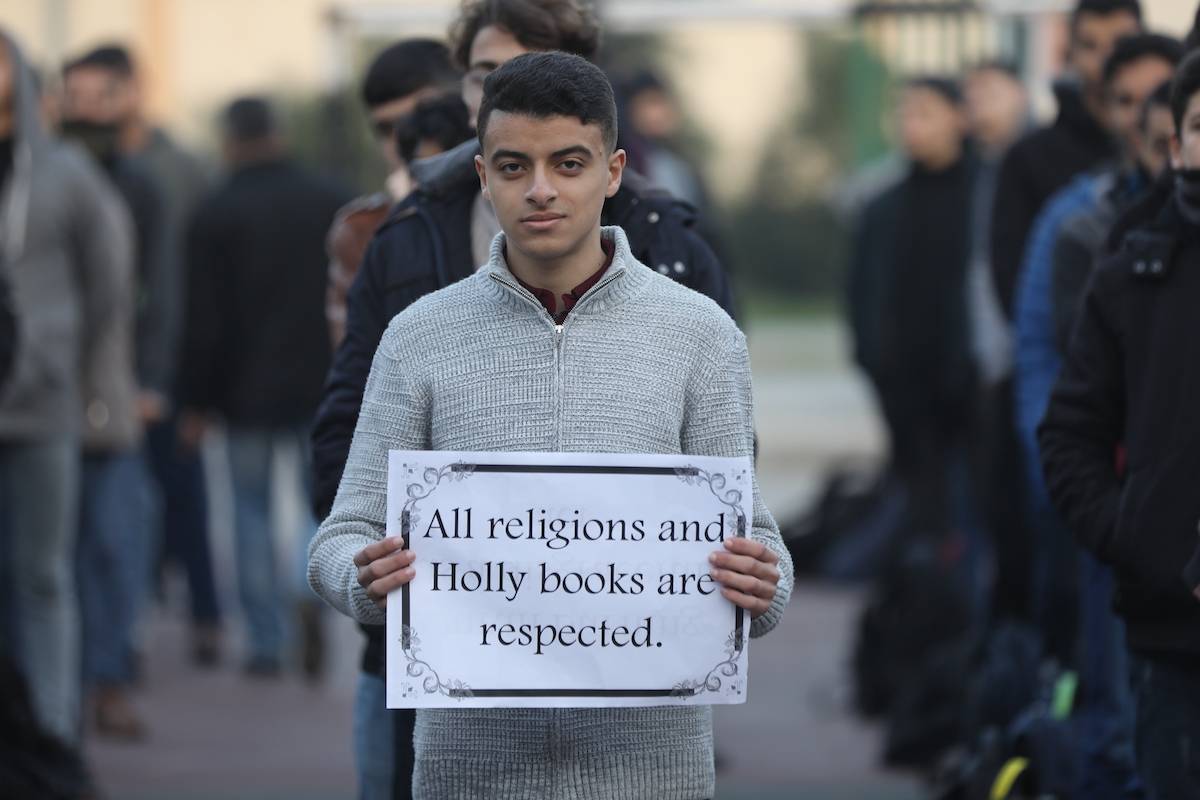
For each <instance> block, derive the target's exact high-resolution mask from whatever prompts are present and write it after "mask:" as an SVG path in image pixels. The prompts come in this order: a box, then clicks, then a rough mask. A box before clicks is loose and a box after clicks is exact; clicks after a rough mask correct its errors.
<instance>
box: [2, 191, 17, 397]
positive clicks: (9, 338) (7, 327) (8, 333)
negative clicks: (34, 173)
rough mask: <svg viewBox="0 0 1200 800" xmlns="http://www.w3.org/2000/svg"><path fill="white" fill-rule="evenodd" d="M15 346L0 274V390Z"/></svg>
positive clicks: (9, 307) (10, 306)
mask: <svg viewBox="0 0 1200 800" xmlns="http://www.w3.org/2000/svg"><path fill="white" fill-rule="evenodd" d="M2 182H3V179H0V183H2ZM17 344H18V342H17V315H16V312H15V311H14V310H13V303H12V291H11V290H10V289H9V287H8V277H7V276H5V275H4V274H3V273H0V389H2V388H3V387H4V385H5V384H6V383H7V382H8V375H9V372H10V371H11V370H12V365H13V361H14V360H15V359H16V357H17Z"/></svg>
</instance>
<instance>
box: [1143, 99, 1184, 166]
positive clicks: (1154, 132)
mask: <svg viewBox="0 0 1200 800" xmlns="http://www.w3.org/2000/svg"><path fill="white" fill-rule="evenodd" d="M1174 136H1175V120H1174V119H1173V118H1172V117H1171V108H1170V106H1165V105H1156V106H1152V107H1150V108H1149V109H1148V110H1147V111H1146V124H1145V126H1144V127H1142V128H1140V129H1139V131H1138V135H1137V137H1136V138H1137V160H1138V164H1139V165H1140V166H1141V168H1142V169H1144V170H1145V171H1146V174H1147V175H1151V176H1157V175H1161V174H1162V171H1163V170H1164V169H1166V168H1167V164H1168V163H1169V162H1170V160H1171V138H1172V137H1174Z"/></svg>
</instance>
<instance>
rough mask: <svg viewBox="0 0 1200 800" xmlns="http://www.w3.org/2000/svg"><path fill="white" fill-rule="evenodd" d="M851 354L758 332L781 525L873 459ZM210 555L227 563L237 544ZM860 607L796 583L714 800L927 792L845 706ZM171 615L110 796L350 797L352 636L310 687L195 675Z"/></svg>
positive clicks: (827, 332) (106, 761)
mask: <svg viewBox="0 0 1200 800" xmlns="http://www.w3.org/2000/svg"><path fill="white" fill-rule="evenodd" d="M841 347H842V345H841V340H840V336H839V331H838V329H837V328H836V327H835V326H833V325H830V324H820V323H812V324H805V325H796V324H790V325H783V324H765V325H761V326H758V327H755V328H753V329H752V339H751V349H752V356H753V359H754V369H755V393H756V400H757V404H758V430H759V437H760V447H761V457H760V463H759V474H760V478H761V483H762V487H763V493H764V496H765V497H766V499H767V502H768V504H769V505H770V506H771V507H772V509H773V510H775V511H776V513H777V515H778V516H781V517H783V516H787V515H788V514H790V513H792V512H794V511H795V510H796V509H798V508H800V507H802V505H803V504H804V502H805V501H806V499H807V498H808V496H809V495H810V494H811V492H812V488H813V485H814V482H815V478H816V476H817V475H819V474H820V471H821V469H822V468H823V467H825V466H827V465H828V464H830V463H832V462H835V461H839V460H863V459H870V458H873V457H874V456H875V454H876V453H877V452H878V448H879V440H880V439H879V437H880V434H879V430H878V427H877V426H876V424H875V423H874V421H873V417H872V414H871V411H870V408H869V405H868V403H867V401H866V399H865V395H864V392H863V391H862V388H861V385H860V384H859V383H858V382H857V381H856V380H855V379H854V378H853V376H852V375H850V374H849V373H848V372H847V371H846V369H845V367H844V366H843V364H844V361H843V359H842V357H841ZM285 488H286V487H285ZM218 500H220V493H219V492H218ZM215 548H216V550H217V553H218V560H219V561H221V562H226V563H227V562H228V553H229V545H228V540H227V538H225V539H221V538H219V539H218V541H217V542H216V544H215ZM224 583H225V584H226V585H225V586H224V591H225V592H226V593H227V594H228V593H229V590H230V588H231V587H229V586H228V580H226V581H225V582H224ZM859 603H860V599H859V596H858V594H857V593H856V592H854V591H852V590H846V589H840V588H839V589H833V588H828V587H821V586H814V585H802V586H800V587H798V588H797V591H796V593H795V594H794V596H793V600H792V604H791V607H790V609H789V610H788V613H787V615H786V616H785V618H784V622H783V623H782V625H781V626H780V627H779V628H778V629H777V630H776V631H775V632H774V633H772V634H771V635H770V636H768V637H766V638H765V639H762V640H757V641H756V642H755V643H754V645H753V648H752V651H751V670H750V693H749V701H748V703H747V704H746V705H745V706H737V707H726V708H719V709H718V712H717V717H716V735H717V745H718V753H719V759H720V766H721V770H720V773H719V777H718V793H717V794H718V798H719V799H720V800H784V799H785V798H786V799H787V800H794V799H795V798H803V799H804V800H849V799H850V798H861V800H915V798H918V797H920V796H921V792H920V787H919V784H918V783H916V782H915V781H914V780H912V779H911V778H907V777H905V776H898V775H894V774H885V773H883V772H881V771H879V770H878V768H877V767H876V751H877V748H878V735H877V732H876V731H874V730H872V729H871V728H869V727H867V726H864V725H862V724H860V723H859V722H858V721H857V720H855V719H854V718H853V717H852V716H850V715H849V714H848V712H847V710H846V705H847V700H848V687H847V684H846V680H845V672H844V669H843V666H844V663H845V659H846V656H847V649H848V647H849V631H850V629H851V626H852V623H853V619H854V616H855V613H856V610H857V608H858V606H859ZM230 607H232V604H231V605H230ZM176 620H177V616H176V615H172V614H167V613H159V614H157V615H156V617H155V619H153V620H152V621H151V623H150V625H149V629H148V633H149V636H148V641H149V642H150V643H151V646H150V648H149V653H148V664H147V674H146V684H145V688H144V690H143V692H142V694H141V695H140V698H139V702H140V706H141V708H142V709H143V710H144V712H145V714H146V717H147V718H148V721H149V723H150V726H151V729H152V736H151V738H150V740H149V741H148V742H146V743H144V744H139V745H119V744H113V743H107V742H102V741H98V740H95V739H94V738H93V740H92V742H91V744H90V747H89V755H90V757H91V759H92V762H93V764H94V766H95V769H96V771H97V773H98V775H99V778H100V781H101V784H102V786H103V787H104V788H105V789H106V790H107V792H108V794H109V796H110V797H111V798H112V800H210V799H211V800H277V799H278V800H283V798H287V800H350V799H351V798H352V797H353V794H354V792H353V767H352V761H351V755H350V713H351V699H352V696H353V687H354V674H355V662H356V658H357V654H358V646H359V637H358V634H357V632H356V631H355V629H354V628H353V626H352V625H350V624H349V623H348V621H346V620H343V619H337V618H334V617H333V616H332V615H331V617H330V620H329V621H330V623H331V626H332V634H333V638H334V641H335V646H334V656H333V662H334V663H333V665H332V669H331V671H330V674H329V676H328V680H327V681H326V682H325V683H323V684H322V685H320V686H316V687H312V686H307V685H305V684H304V683H303V682H301V681H300V680H298V679H295V678H287V679H285V680H282V681H279V682H272V683H261V682H250V681H248V680H246V679H244V678H242V677H241V675H240V674H239V673H238V672H237V670H236V669H235V667H236V663H237V662H236V659H234V658H231V659H229V660H228V663H227V664H226V665H225V666H224V667H223V668H221V669H219V670H217V671H213V672H198V671H196V670H195V669H194V668H192V667H191V666H190V665H189V664H188V663H187V662H186V659H185V657H184V656H185V646H186V641H185V635H184V630H183V629H182V626H181V625H180V624H179V623H178V622H177V621H176ZM230 633H231V638H234V639H236V631H232V630H231V631H230Z"/></svg>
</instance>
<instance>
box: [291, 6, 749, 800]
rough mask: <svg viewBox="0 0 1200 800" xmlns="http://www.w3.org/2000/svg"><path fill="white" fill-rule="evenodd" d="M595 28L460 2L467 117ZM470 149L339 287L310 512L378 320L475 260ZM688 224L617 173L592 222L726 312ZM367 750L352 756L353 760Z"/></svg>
mask: <svg viewBox="0 0 1200 800" xmlns="http://www.w3.org/2000/svg"><path fill="white" fill-rule="evenodd" d="M599 36H600V32H599V29H598V27H597V23H596V20H595V19H594V18H593V17H592V15H591V12H590V11H589V10H588V9H587V8H585V7H584V6H583V5H581V4H580V3H579V2H578V1H577V0H486V1H485V0H473V2H468V3H466V4H465V5H464V6H463V8H462V9H461V11H460V14H459V16H458V18H457V19H456V21H455V22H454V24H453V28H452V31H451V39H452V42H451V49H452V52H453V54H454V56H455V60H456V61H457V62H458V63H459V66H460V67H463V68H465V69H466V70H467V75H466V78H465V80H464V82H463V99H464V100H465V101H466V102H467V106H468V108H469V109H470V112H471V120H472V124H474V119H475V116H476V114H477V112H478V110H479V103H480V101H481V99H482V87H483V79H484V78H486V77H487V75H488V74H489V73H490V72H491V71H492V70H494V69H496V68H497V67H499V66H500V65H501V64H503V63H504V62H506V61H508V60H509V59H511V58H514V57H516V56H518V55H521V54H522V53H526V52H531V51H538V50H563V51H566V52H569V53H573V54H575V55H579V56H583V57H584V58H588V59H592V58H594V56H595V54H596V51H597V48H598V45H599ZM478 152H479V144H478V142H476V141H471V142H467V143H465V144H464V145H461V146H460V147H458V148H455V149H454V150H452V151H450V152H448V153H445V154H443V155H442V156H439V157H436V158H434V159H430V160H428V161H424V162H417V163H415V164H413V165H412V166H411V169H412V171H413V176H414V178H415V179H416V180H417V182H418V184H419V188H418V190H417V191H416V192H415V193H414V194H412V195H410V196H409V197H408V198H407V199H406V200H405V201H403V202H402V203H400V204H399V205H398V206H397V207H396V208H395V209H394V210H393V212H392V214H391V216H390V218H389V219H388V220H387V221H386V222H385V223H384V224H383V225H382V226H381V227H380V229H379V231H378V232H377V233H376V235H375V238H374V240H373V241H372V243H371V244H370V246H369V247H368V249H367V253H366V256H365V258H364V261H363V264H362V266H361V268H360V269H359V271H358V275H357V276H356V278H355V280H354V283H353V285H352V286H351V288H350V292H349V295H348V299H347V318H346V335H345V339H344V340H343V341H342V344H341V345H340V346H339V347H338V349H337V352H336V353H335V355H334V363H333V367H332V369H331V370H330V373H329V377H328V380H327V381H326V386H325V396H324V399H323V400H322V402H321V408H320V411H319V412H318V414H317V420H316V423H315V425H314V427H313V437H312V445H313V468H314V483H315V489H314V497H313V500H314V510H315V511H316V513H317V516H318V517H319V518H324V517H325V516H326V515H327V514H328V513H329V509H330V507H331V506H332V505H333V498H334V495H335V494H336V492H337V487H338V484H339V482H340V481H341V477H342V469H343V468H344V466H345V463H346V457H347V455H348V453H349V450H350V440H351V437H352V436H353V434H354V427H355V423H356V422H357V420H358V413H359V408H360V406H361V404H362V396H363V390H364V389H365V387H366V381H367V375H368V374H369V372H370V369H371V360H372V358H373V357H374V355H375V349H376V347H377V346H378V345H379V341H380V339H381V338H382V337H383V332H384V330H385V329H386V328H387V325H388V322H390V321H391V319H392V317H394V316H395V315H396V314H398V313H399V312H400V311H402V310H403V309H404V308H405V307H407V306H408V305H409V304H410V303H412V302H413V301H415V300H417V299H418V298H420V297H422V296H423V295H425V294H428V293H429V292H432V291H434V290H436V289H439V288H442V287H444V286H447V285H449V284H451V283H453V282H454V281H457V280H459V279H461V278H464V277H466V276H468V275H470V274H472V273H473V272H474V271H475V269H476V268H477V267H478V266H479V265H481V264H483V263H485V262H486V261H487V254H488V249H489V247H490V245H491V241H492V238H493V237H494V236H495V234H496V233H497V232H499V223H498V222H497V221H496V218H495V214H494V212H493V211H492V208H491V206H490V204H489V203H488V202H487V201H486V200H485V199H484V198H483V197H482V195H481V193H480V186H479V177H478V174H477V173H476V171H475V163H474V159H475V155H476V154H477V153H478ZM695 223H696V214H695V211H694V210H693V209H692V208H691V207H689V206H688V205H686V204H685V203H682V202H680V201H679V200H676V199H675V198H673V197H671V196H670V195H668V194H666V193H665V192H662V191H660V190H657V189H654V188H652V187H651V186H649V185H648V184H647V182H646V181H645V179H643V178H640V177H638V176H637V175H634V174H631V173H630V172H629V171H628V170H627V171H626V172H625V177H624V179H623V182H622V185H621V188H620V190H619V191H618V192H617V194H616V196H615V197H613V198H611V199H610V200H608V201H607V202H606V203H605V206H604V212H603V221H602V224H605V225H620V226H621V227H622V228H624V229H625V233H626V235H627V236H628V237H629V242H630V245H631V248H632V250H633V254H634V256H635V257H637V258H638V259H639V260H640V261H642V262H643V263H645V264H647V265H649V266H650V267H652V268H654V269H656V270H658V271H659V272H660V273H662V274H664V275H669V276H671V277H672V278H674V279H675V280H677V281H679V282H681V283H683V284H684V285H686V286H689V287H691V288H693V289H696V290H697V291H700V292H702V293H704V294H706V295H708V296H709V297H711V298H712V299H714V300H715V301H716V302H717V303H719V304H720V305H721V306H722V307H723V308H724V309H725V310H726V311H728V312H730V313H731V314H732V310H733V298H732V292H731V290H730V287H729V282H728V278H727V276H726V274H725V272H724V270H723V269H722V267H721V265H720V263H719V262H718V261H717V259H716V257H715V256H714V255H713V253H712V250H711V249H710V248H709V247H708V245H707V244H706V243H705V242H704V241H703V240H702V239H701V238H700V236H699V235H698V234H697V233H696V231H695V230H694V226H695ZM383 653H384V647H383V630H382V628H378V629H375V630H373V631H372V632H371V633H370V634H369V636H368V643H367V648H366V651H365V652H364V656H363V672H364V675H363V679H364V681H363V683H364V685H374V686H375V689H376V691H377V697H378V699H377V701H374V702H371V703H368V702H366V701H365V700H364V698H363V695H362V694H360V698H359V699H360V703H361V704H362V705H360V708H359V710H358V714H359V720H358V722H356V724H359V725H363V726H364V727H370V726H371V723H370V721H369V719H368V717H369V714H370V712H371V711H375V712H377V713H379V714H383V713H385V711H384V704H383V699H382V698H383V694H382V675H383ZM361 689H362V686H360V691H361ZM396 719H397V720H399V722H398V724H397V728H396V732H395V753H394V755H393V756H392V759H391V760H392V761H394V766H395V769H394V773H393V774H394V786H395V792H394V794H393V797H404V796H407V794H406V793H407V791H408V789H407V786H408V783H409V780H410V778H411V769H412V767H411V764H412V729H411V725H412V722H411V719H412V717H411V713H409V714H407V715H401V714H400V713H398V712H396ZM405 724H407V725H408V727H407V728H405V727H404V725H405ZM367 755H368V754H365V753H360V757H365V756H367ZM374 755H375V754H371V756H372V757H374ZM389 755H392V754H389ZM385 766H386V765H377V767H376V768H378V769H383V768H384V767H385ZM362 769H363V765H361V764H360V770H362Z"/></svg>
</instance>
